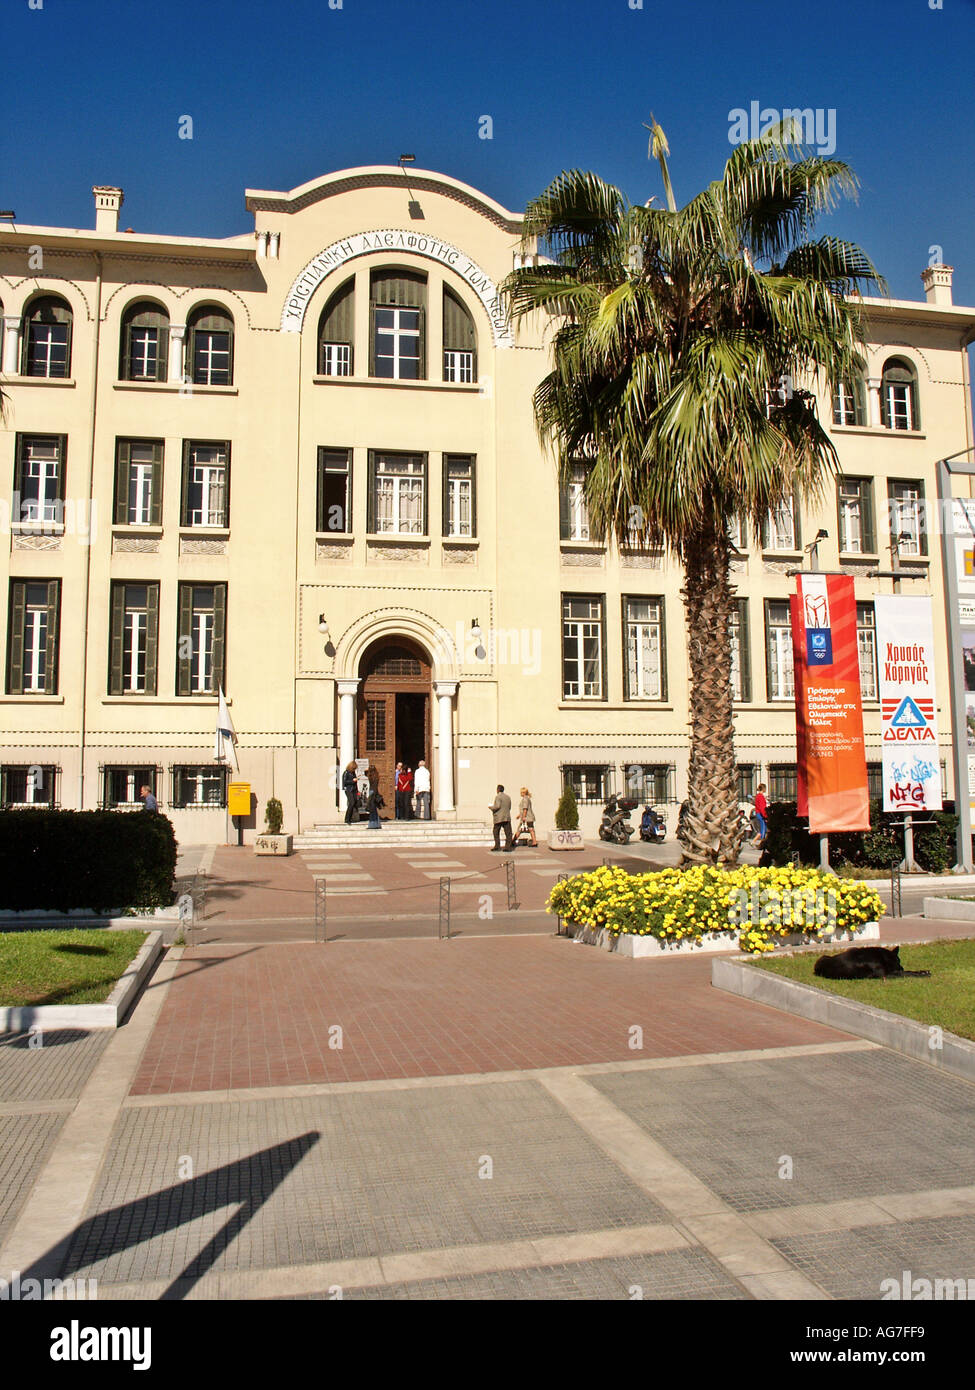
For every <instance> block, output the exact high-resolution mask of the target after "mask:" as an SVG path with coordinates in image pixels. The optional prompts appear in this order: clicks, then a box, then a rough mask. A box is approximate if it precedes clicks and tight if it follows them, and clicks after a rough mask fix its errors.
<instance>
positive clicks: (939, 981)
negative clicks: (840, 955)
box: [756, 940, 975, 1038]
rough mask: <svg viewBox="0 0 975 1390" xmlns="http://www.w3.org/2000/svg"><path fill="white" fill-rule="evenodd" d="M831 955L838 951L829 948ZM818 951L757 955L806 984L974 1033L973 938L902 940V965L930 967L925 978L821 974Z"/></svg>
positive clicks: (949, 1029)
mask: <svg viewBox="0 0 975 1390" xmlns="http://www.w3.org/2000/svg"><path fill="white" fill-rule="evenodd" d="M827 954H829V955H834V954H837V952H834V951H832V950H831V951H829V952H828V953H827ZM818 958H819V953H818V952H814V951H811V952H809V953H808V954H806V955H801V956H780V957H779V958H778V959H777V960H775V959H766V960H761V961H756V964H757V965H758V966H759V967H760V968H761V969H763V970H771V971H774V973H775V974H776V975H785V976H786V978H787V979H790V980H800V981H801V982H802V983H803V984H804V985H816V986H817V987H818V988H819V989H828V990H831V991H832V993H833V994H841V995H842V996H843V997H844V999H859V1000H860V1002H861V1003H862V1004H872V1005H873V1006H874V1007H875V1008H877V1009H887V1010H888V1011H889V1012H890V1013H894V1014H903V1015H904V1017H905V1018H913V1019H916V1020H917V1021H918V1022H919V1023H928V1024H938V1025H939V1026H940V1027H941V1028H944V1029H945V1030H946V1031H947V1032H949V1033H957V1034H958V1036H959V1037H962V1038H975V940H971V941H936V942H931V943H929V944H928V945H926V946H902V947H901V965H903V967H904V969H905V970H930V971H931V978H930V979H929V980H913V979H909V978H908V979H893V978H892V979H889V980H823V979H821V978H820V977H819V976H818V975H814V974H813V966H814V965H815V964H816V961H817V960H818Z"/></svg>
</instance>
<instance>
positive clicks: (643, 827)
mask: <svg viewBox="0 0 975 1390" xmlns="http://www.w3.org/2000/svg"><path fill="white" fill-rule="evenodd" d="M666 838H667V823H666V821H665V820H664V818H663V816H662V815H661V814H660V812H659V811H655V810H654V809H653V807H652V806H645V807H644V808H643V817H642V819H641V821H640V839H641V840H646V842H647V844H650V845H662V844H663V842H664V840H666Z"/></svg>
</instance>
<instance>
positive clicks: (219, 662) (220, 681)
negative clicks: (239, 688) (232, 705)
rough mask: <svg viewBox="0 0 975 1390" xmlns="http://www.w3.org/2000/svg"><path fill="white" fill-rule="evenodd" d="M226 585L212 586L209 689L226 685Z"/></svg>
mask: <svg viewBox="0 0 975 1390" xmlns="http://www.w3.org/2000/svg"><path fill="white" fill-rule="evenodd" d="M226 667H227V586H226V584H214V586H213V648H212V653H211V658H210V690H211V691H212V693H213V694H214V695H216V693H217V687H218V686H221V687H224V688H226V685H227V670H226Z"/></svg>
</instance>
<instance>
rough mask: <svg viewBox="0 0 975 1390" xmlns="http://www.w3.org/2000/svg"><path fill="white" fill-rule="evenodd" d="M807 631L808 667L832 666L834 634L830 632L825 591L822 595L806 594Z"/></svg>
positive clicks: (804, 598)
mask: <svg viewBox="0 0 975 1390" xmlns="http://www.w3.org/2000/svg"><path fill="white" fill-rule="evenodd" d="M803 604H804V608H805V613H804V617H805V624H804V626H805V629H806V665H807V666H832V664H833V634H832V633H831V632H830V622H829V599H828V597H827V595H826V591H825V589H823V590H822V592H820V593H804V594H803Z"/></svg>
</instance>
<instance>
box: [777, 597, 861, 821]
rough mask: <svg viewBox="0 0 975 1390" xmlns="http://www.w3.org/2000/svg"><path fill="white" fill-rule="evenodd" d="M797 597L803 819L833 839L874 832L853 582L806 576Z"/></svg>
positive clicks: (798, 737) (794, 640)
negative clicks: (842, 834) (846, 832)
mask: <svg viewBox="0 0 975 1390" xmlns="http://www.w3.org/2000/svg"><path fill="white" fill-rule="evenodd" d="M797 589H798V593H797V594H795V595H794V596H793V598H792V599H791V610H792V661H793V671H794V673H795V688H796V766H797V771H798V808H797V809H798V814H799V815H800V816H806V815H808V817H809V829H810V830H811V831H814V832H817V833H820V834H825V833H829V832H832V831H840V830H869V829H870V801H869V796H868V793H867V760H866V754H865V752H864V747H863V709H862V706H861V703H860V658H859V653H858V650H857V608H856V598H855V596H854V591H853V579H852V577H851V576H849V577H848V576H847V575H832V574H830V575H827V574H815V573H813V574H801V575H799V578H798V582H797Z"/></svg>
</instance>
